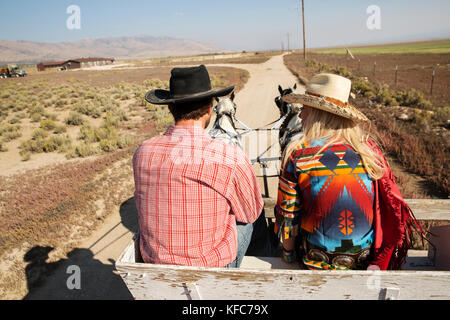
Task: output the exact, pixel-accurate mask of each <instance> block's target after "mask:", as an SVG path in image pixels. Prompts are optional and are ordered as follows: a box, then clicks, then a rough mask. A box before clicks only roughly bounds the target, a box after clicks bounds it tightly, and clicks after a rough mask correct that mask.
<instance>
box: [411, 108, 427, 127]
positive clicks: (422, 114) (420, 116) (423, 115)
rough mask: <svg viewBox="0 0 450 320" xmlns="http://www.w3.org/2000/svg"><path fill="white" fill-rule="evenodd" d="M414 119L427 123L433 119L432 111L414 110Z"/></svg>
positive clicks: (421, 123) (423, 123) (419, 122)
mask: <svg viewBox="0 0 450 320" xmlns="http://www.w3.org/2000/svg"><path fill="white" fill-rule="evenodd" d="M413 120H414V121H415V122H416V123H417V124H419V125H423V126H425V125H427V124H429V123H430V121H431V113H430V112H428V111H421V110H414V116H413Z"/></svg>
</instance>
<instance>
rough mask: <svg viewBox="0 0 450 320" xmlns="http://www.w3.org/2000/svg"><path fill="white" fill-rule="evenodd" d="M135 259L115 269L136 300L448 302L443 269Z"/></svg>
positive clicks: (129, 251)
mask: <svg viewBox="0 0 450 320" xmlns="http://www.w3.org/2000/svg"><path fill="white" fill-rule="evenodd" d="M416 255H419V256H424V253H423V252H421V253H420V254H418V253H417V254H416ZM133 256H134V248H133V243H130V245H129V246H128V247H127V248H126V249H125V251H124V253H123V254H122V255H121V257H120V258H119V260H118V261H117V263H116V268H117V270H118V271H119V274H120V275H121V276H122V277H123V280H124V281H125V283H126V284H127V286H128V288H129V290H130V292H131V293H132V294H133V296H134V297H135V298H136V299H213V300H222V299H236V300H241V299H245V300H247V299H254V300H258V299H380V298H398V299H450V272H445V271H309V270H282V269H269V270H267V269H266V270H261V269H259V270H258V269H226V268H199V267H186V266H171V265H155V264H140V263H133V262H131V261H132V260H131V261H130V260H128V261H126V260H125V259H133ZM269 260H270V259H269Z"/></svg>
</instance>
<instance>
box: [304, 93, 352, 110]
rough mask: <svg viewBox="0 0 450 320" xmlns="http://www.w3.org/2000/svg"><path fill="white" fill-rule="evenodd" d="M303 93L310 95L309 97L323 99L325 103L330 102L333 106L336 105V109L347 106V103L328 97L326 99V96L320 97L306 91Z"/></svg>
mask: <svg viewBox="0 0 450 320" xmlns="http://www.w3.org/2000/svg"><path fill="white" fill-rule="evenodd" d="M305 93H306V94H308V95H310V96H315V97H319V98H323V99H325V100H326V101H328V102H331V103H332V104H335V105H337V106H338V107H341V108H345V107H347V106H348V102H343V101H341V100H338V99H334V98H330V97H326V96H321V95H320V94H317V93H311V92H308V91H306V92H305Z"/></svg>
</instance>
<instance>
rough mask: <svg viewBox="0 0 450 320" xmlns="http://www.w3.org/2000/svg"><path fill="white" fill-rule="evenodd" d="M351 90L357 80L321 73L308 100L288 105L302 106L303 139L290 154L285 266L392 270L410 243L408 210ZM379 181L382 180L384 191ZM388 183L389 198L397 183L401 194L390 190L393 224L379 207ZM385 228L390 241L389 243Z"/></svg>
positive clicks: (283, 190) (285, 177)
mask: <svg viewBox="0 0 450 320" xmlns="http://www.w3.org/2000/svg"><path fill="white" fill-rule="evenodd" d="M350 90H351V81H350V80H348V79H346V78H344V77H341V76H338V75H334V74H318V75H316V76H314V77H313V78H312V79H311V80H310V82H309V83H308V86H307V89H306V93H305V94H303V95H296V94H292V95H288V96H286V97H285V98H284V99H283V100H284V101H285V102H288V103H300V104H303V108H302V111H301V113H300V118H301V119H302V124H303V130H304V136H303V137H302V138H301V139H300V140H298V141H293V142H291V143H290V144H289V145H288V147H287V148H286V151H285V153H284V156H283V164H282V168H283V169H282V173H281V176H280V182H279V191H278V201H277V210H276V211H277V212H276V215H277V227H278V228H277V229H278V231H277V232H278V233H279V234H280V233H281V238H282V243H283V258H284V260H285V261H287V262H292V261H295V260H296V259H297V253H298V254H300V253H302V257H301V259H302V262H303V264H304V265H305V266H306V267H307V268H308V269H314V270H316V269H326V270H347V269H366V268H368V266H369V265H371V267H370V269H378V268H380V269H387V268H388V266H389V264H390V263H391V268H392V267H393V266H392V261H391V258H392V256H393V255H392V254H393V252H394V249H395V248H397V249H399V248H402V249H404V247H405V245H406V244H405V242H404V241H403V240H404V238H405V237H404V227H403V226H404V223H405V221H406V220H408V219H407V218H408V217H409V215H408V213H409V208H408V207H407V206H406V204H404V201H403V199H402V198H401V195H400V193H399V192H398V189H396V186H395V182H394V181H393V179H392V174H391V173H390V170H389V167H388V165H387V162H386V160H385V159H384V157H383V155H382V153H381V152H380V150H379V149H378V147H377V146H376V144H375V143H374V142H373V141H372V140H371V139H369V135H368V133H367V132H366V131H365V130H364V127H365V124H368V123H369V120H368V119H367V117H366V116H365V115H364V114H362V113H361V112H360V111H358V110H357V109H356V108H354V107H353V106H351V105H350V104H348V97H349V94H350ZM387 173H388V175H387ZM382 178H383V179H382ZM377 181H383V184H381V189H382V192H379V191H378V189H379V183H377ZM387 184H388V185H389V186H390V187H391V188H390V189H389V192H391V189H392V185H394V188H393V190H394V193H395V194H394V195H393V196H392V194H391V193H392V192H391V193H390V195H391V197H389V199H394V200H392V201H394V202H395V203H398V204H399V206H398V208H400V209H399V210H397V211H395V210H394V209H393V208H394V207H395V204H392V203H390V202H389V201H386V203H388V202H389V203H388V204H389V205H391V204H392V206H391V207H390V209H388V210H384V211H385V212H389V217H391V218H392V217H394V218H395V219H394V218H393V219H390V220H389V219H385V218H383V219H382V218H381V216H380V209H379V205H378V206H376V204H377V202H376V198H377V197H378V198H379V197H380V194H382V195H384V194H386V190H388V188H387V187H386V185H387ZM397 200H398V201H397ZM392 201H391V202H392ZM402 205H403V207H404V209H402V208H403V207H402ZM405 206H406V207H405ZM395 208H397V207H395ZM381 211H383V210H381ZM394 211H395V212H394ZM388 220H389V221H388ZM391 220H392V221H391ZM407 222H410V220H408V221H407ZM383 230H384V231H385V232H386V233H387V234H389V237H386V236H385V237H383V235H382V232H381V231H383ZM295 239H297V241H295ZM299 248H301V249H300V250H296V249H299ZM397 251H398V250H397ZM403 251H404V250H402V254H403V255H404V252H403ZM299 258H300V257H299ZM403 258H404V256H402V257H400V260H402V259H403ZM398 264H399V263H396V266H395V268H398ZM400 264H401V263H400Z"/></svg>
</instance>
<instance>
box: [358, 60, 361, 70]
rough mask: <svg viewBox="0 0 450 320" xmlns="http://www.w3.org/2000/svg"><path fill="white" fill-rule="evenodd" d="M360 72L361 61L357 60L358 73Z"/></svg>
mask: <svg viewBox="0 0 450 320" xmlns="http://www.w3.org/2000/svg"><path fill="white" fill-rule="evenodd" d="M360 71H361V59H358V72H360Z"/></svg>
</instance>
